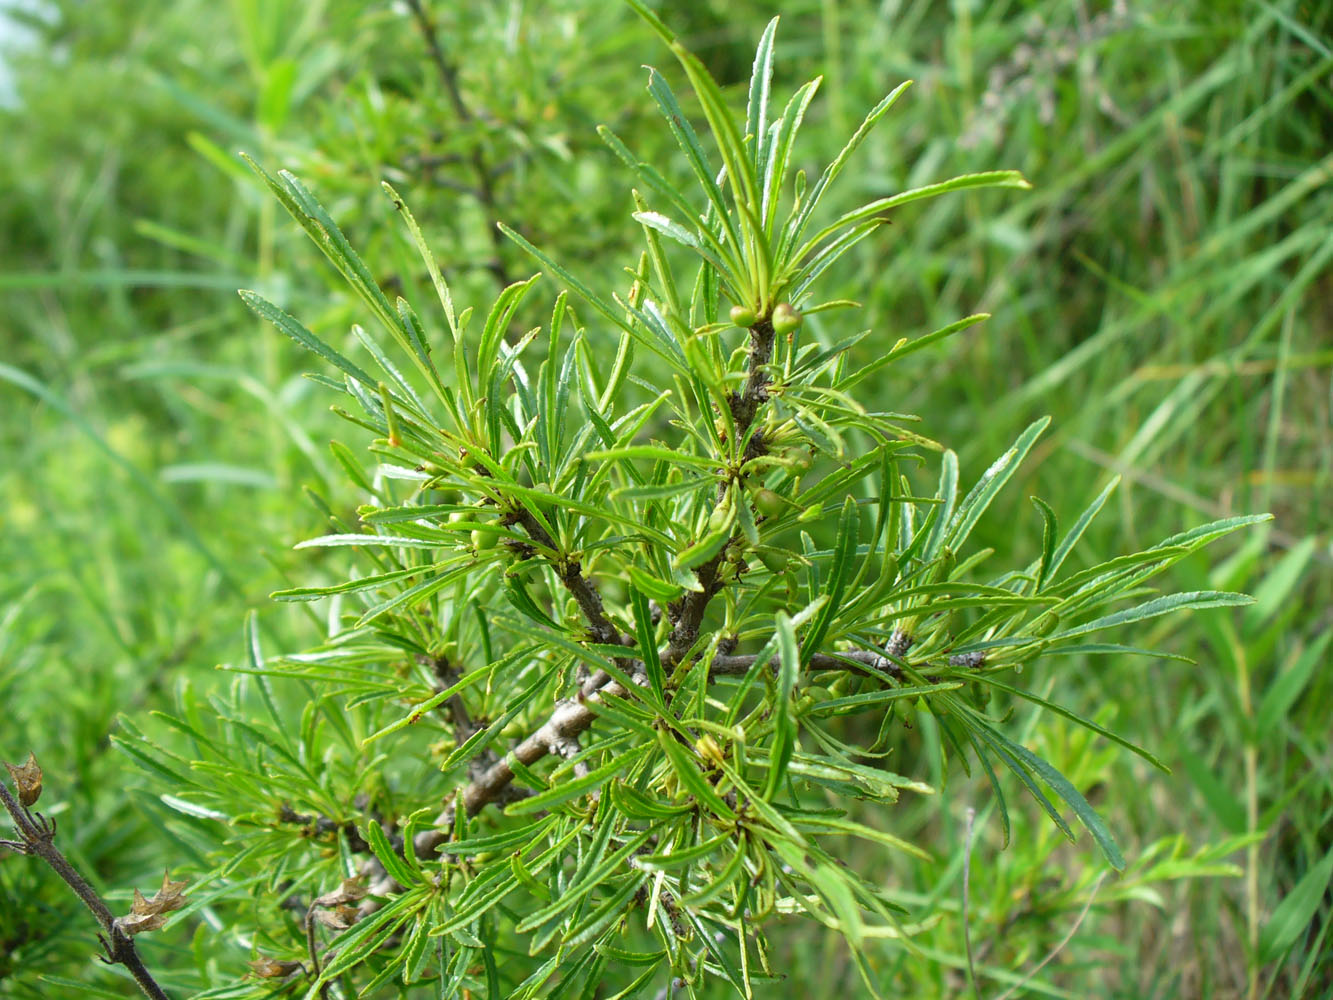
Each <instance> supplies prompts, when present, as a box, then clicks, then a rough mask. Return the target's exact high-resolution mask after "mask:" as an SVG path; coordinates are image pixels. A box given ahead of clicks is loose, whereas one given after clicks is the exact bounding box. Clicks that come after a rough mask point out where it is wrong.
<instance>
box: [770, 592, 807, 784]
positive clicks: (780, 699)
mask: <svg viewBox="0 0 1333 1000" xmlns="http://www.w3.org/2000/svg"><path fill="white" fill-rule="evenodd" d="M774 633H775V635H776V636H777V640H778V677H777V690H776V691H775V692H774V695H773V744H772V749H771V750H770V751H769V759H768V777H767V779H766V780H765V782H764V792H763V796H764V798H765V799H767V800H769V801H771V800H772V799H773V796H774V795H775V794H777V791H778V789H779V788H781V787H782V782H783V780H784V779H785V778H786V776H787V764H788V763H789V762H790V761H791V755H792V750H793V749H794V748H795V746H796V727H797V721H796V719H795V718H793V716H792V711H791V695H792V690H793V689H794V688H795V687H796V678H797V677H798V676H799V675H800V672H801V667H802V663H801V657H802V654H801V651H800V649H799V648H798V647H797V644H796V629H795V628H794V627H793V626H792V620H791V618H789V617H788V616H787V613H786V612H785V611H779V612H778V613H777V618H776V619H775V621H774Z"/></svg>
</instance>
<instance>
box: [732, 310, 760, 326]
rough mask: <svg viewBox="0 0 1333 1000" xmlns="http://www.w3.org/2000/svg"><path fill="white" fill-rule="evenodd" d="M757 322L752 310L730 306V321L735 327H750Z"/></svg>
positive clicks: (757, 318)
mask: <svg viewBox="0 0 1333 1000" xmlns="http://www.w3.org/2000/svg"><path fill="white" fill-rule="evenodd" d="M758 320H759V317H758V316H756V315H755V312H754V310H753V309H751V308H750V307H749V306H732V307H731V321H732V322H733V323H735V324H736V325H737V326H743V327H747V328H748V327H751V326H754V325H755V323H756V322H757V321H758Z"/></svg>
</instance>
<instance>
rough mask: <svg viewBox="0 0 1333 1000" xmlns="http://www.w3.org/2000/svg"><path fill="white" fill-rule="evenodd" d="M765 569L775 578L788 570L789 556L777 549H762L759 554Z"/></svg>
mask: <svg viewBox="0 0 1333 1000" xmlns="http://www.w3.org/2000/svg"><path fill="white" fill-rule="evenodd" d="M756 554H757V555H758V556H759V561H760V562H761V563H763V564H764V568H765V569H767V570H768V571H769V572H770V573H772V574H774V575H775V576H776V575H777V574H779V573H785V572H786V570H787V555H786V553H783V552H778V551H777V550H775V549H760V550H759V551H758V552H757V553H756Z"/></svg>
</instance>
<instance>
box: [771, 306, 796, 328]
mask: <svg viewBox="0 0 1333 1000" xmlns="http://www.w3.org/2000/svg"><path fill="white" fill-rule="evenodd" d="M800 325H801V314H800V313H798V312H797V311H796V310H795V309H793V308H792V307H791V303H789V302H779V303H778V304H777V305H776V306H774V307H773V332H774V333H780V334H783V335H784V336H785V335H786V334H789V333H791V332H792V331H793V330H795V329H796V328H797V327H798V326H800Z"/></svg>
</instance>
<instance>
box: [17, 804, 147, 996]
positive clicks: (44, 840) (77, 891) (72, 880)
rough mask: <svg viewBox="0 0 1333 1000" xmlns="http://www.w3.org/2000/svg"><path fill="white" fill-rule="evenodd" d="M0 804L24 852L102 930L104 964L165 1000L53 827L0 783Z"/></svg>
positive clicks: (135, 951) (142, 988)
mask: <svg viewBox="0 0 1333 1000" xmlns="http://www.w3.org/2000/svg"><path fill="white" fill-rule="evenodd" d="M0 802H3V803H4V806H5V809H6V810H8V812H9V815H10V816H12V817H13V819H14V827H15V829H17V830H18V834H19V837H20V838H21V839H22V848H23V851H24V853H25V854H31V855H33V856H35V857H38V858H41V859H42V860H43V861H45V862H46V863H47V864H48V865H50V866H51V869H52V870H53V871H54V872H55V873H56V874H57V875H59V876H60V877H61V879H63V880H64V882H65V884H66V885H68V886H69V887H70V889H71V890H73V892H74V895H76V896H78V897H79V899H81V900H82V901H83V905H84V906H86V907H88V909H89V910H90V911H91V912H92V915H93V916H94V917H96V918H97V922H98V923H99V924H100V925H101V927H102V934H99V935H98V940H100V941H101V942H102V948H103V950H104V951H105V952H106V957H105V959H104V961H106V962H107V963H108V964H109V965H123V966H125V968H126V969H128V970H129V973H130V975H131V976H133V977H134V981H135V982H136V983H138V985H139V989H141V990H142V991H143V994H144V996H146V997H149V998H150V1000H169V997H168V995H167V993H166V991H165V990H163V989H162V987H161V986H159V985H158V984H157V980H155V979H154V978H153V975H152V973H150V972H149V971H148V968H147V966H145V965H144V964H143V959H141V958H140V957H139V952H138V949H137V948H136V947H135V945H134V938H133V937H131V936H130V935H129V934H126V933H125V932H124V931H123V930H121V929H120V926H119V925H118V924H117V923H116V918H115V917H114V916H113V915H112V913H111V910H110V909H109V908H108V907H107V905H106V903H105V902H103V901H102V897H101V896H99V895H98V894H97V890H96V889H94V888H93V887H92V886H91V885H89V884H88V881H87V880H86V879H85V878H84V877H83V876H82V875H80V874H79V872H78V871H77V870H76V869H75V868H74V866H73V865H71V864H70V863H69V861H68V860H67V859H66V858H65V856H64V855H63V854H62V853H61V852H60V850H59V848H57V847H56V846H55V835H56V828H55V824H54V823H52V822H51V821H49V820H48V819H47V818H46V817H45V816H43V815H42V814H41V813H33V812H32V811H30V810H29V809H28V808H27V807H26V806H22V805H20V804H19V803H18V801H17V800H16V799H15V798H14V796H13V795H11V794H10V792H9V789H8V788H6V787H5V786H4V784H3V783H0Z"/></svg>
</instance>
